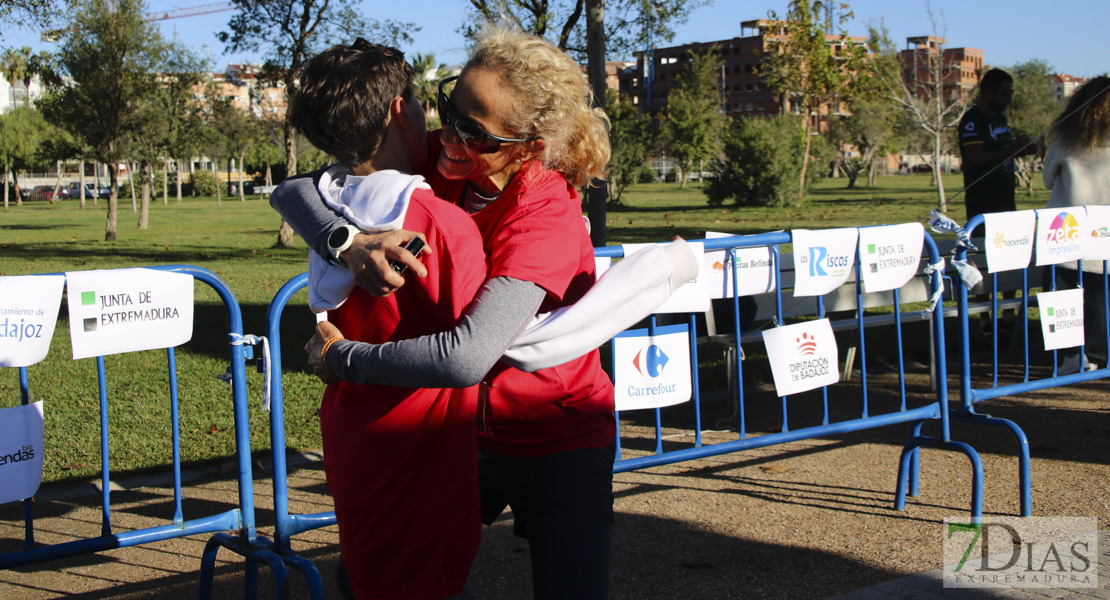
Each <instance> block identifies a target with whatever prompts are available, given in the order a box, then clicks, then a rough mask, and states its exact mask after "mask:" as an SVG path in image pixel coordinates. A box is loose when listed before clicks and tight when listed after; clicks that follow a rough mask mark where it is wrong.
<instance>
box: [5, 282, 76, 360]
mask: <svg viewBox="0 0 1110 600" xmlns="http://www.w3.org/2000/svg"><path fill="white" fill-rule="evenodd" d="M65 282H66V278H65V277H63V276H61V275H30V276H23V277H0V367H27V366H30V365H33V364H35V363H38V362H40V361H41V360H42V359H44V358H46V354H47V353H48V352H49V351H50V340H51V339H53V338H54V325H56V324H57V323H58V307H59V306H61V305H62V288H63V287H64V286H65Z"/></svg>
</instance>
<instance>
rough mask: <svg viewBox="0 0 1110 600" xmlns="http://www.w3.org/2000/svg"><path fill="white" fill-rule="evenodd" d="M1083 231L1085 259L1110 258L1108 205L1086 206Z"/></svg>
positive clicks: (1109, 209) (1109, 208)
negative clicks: (1085, 250)
mask: <svg viewBox="0 0 1110 600" xmlns="http://www.w3.org/2000/svg"><path fill="white" fill-rule="evenodd" d="M1084 231H1085V232H1086V238H1087V239H1086V241H1085V242H1084V244H1083V245H1084V246H1085V247H1086V249H1087V255H1086V256H1085V257H1084V258H1085V259H1086V260H1093V261H1104V260H1110V206H1102V205H1099V206H1088V207H1087V221H1086V223H1085V227H1084Z"/></svg>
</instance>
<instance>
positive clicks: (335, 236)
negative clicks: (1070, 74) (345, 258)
mask: <svg viewBox="0 0 1110 600" xmlns="http://www.w3.org/2000/svg"><path fill="white" fill-rule="evenodd" d="M349 237H351V230H350V229H347V228H346V227H340V228H339V229H336V230H335V231H333V232H331V235H329V236H328V247H329V248H331V249H332V250H336V249H338V248H342V247H343V245H344V244H346V243H347V239H348V238H349Z"/></svg>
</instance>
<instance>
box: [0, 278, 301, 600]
mask: <svg viewBox="0 0 1110 600" xmlns="http://www.w3.org/2000/svg"><path fill="white" fill-rule="evenodd" d="M149 268H151V269H157V270H162V271H172V272H177V273H183V274H186V275H191V276H192V277H193V278H194V279H195V280H198V281H202V282H204V283H206V284H208V285H209V286H210V287H211V288H212V289H213V290H215V292H216V293H217V294H218V295H219V297H220V299H221V300H222V301H223V303H224V306H225V307H226V309H227V317H228V333H229V340H228V342H229V347H228V351H229V357H230V373H231V382H230V383H231V396H232V405H233V413H234V420H235V444H236V450H235V451H236V464H237V469H238V496H239V498H238V502H239V506H238V507H236V508H233V509H231V510H227V511H224V512H220V513H217V514H212V515H206V516H199V517H195V518H192V519H188V520H186V519H185V517H184V514H183V512H184V511H183V509H182V492H181V452H180V435H179V433H180V432H179V421H178V385H177V383H178V382H177V376H176V373H177V366H176V357H175V353H174V349H173V348H168V349H167V350H166V354H167V363H168V364H167V368H168V372H169V383H170V389H169V400H170V405H171V410H170V412H171V421H172V422H171V423H170V426H171V428H172V446H173V449H172V452H173V487H174V506H175V508H174V517H173V519H172V521H171V522H170V523H167V524H164V525H160V526H155V527H148V528H144V529H137V530H132V531H114V530H113V528H112V521H111V518H112V511H111V498H110V495H109V491H110V480H109V478H110V471H109V467H108V442H109V439H108V387H107V380H106V374H105V365H104V357H102V356H100V357H97V358H96V367H97V378H98V381H99V398H100V452H101V457H100V459H101V482H100V489H101V494H102V497H101V512H102V520H101V534H100V535H99V536H97V537H91V538H86V539H80V540H74V541H70V542H64V543H58V544H53V545H46V546H43V545H38V544H37V543H36V541H35V526H34V510H33V503H32V501H31V499H27V500H24V506H25V532H26V533H25V539H24V549H23V550H20V551H16V552H9V553H7V554H2V555H0V569H4V568H12V567H17V566H21V565H27V564H32V563H38V562H43V561H47V560H52V559H57V558H64V557H70V556H76V555H81V554H88V553H93V552H100V551H103V550H109V549H113V548H122V547H128V546H135V545H139V544H147V543H151V542H156V541H162V540H168V539H174V538H180V537H184V536H190V535H196V534H204V533H215V535H214V536H213V537H212V539H211V541H210V542H209V548H208V549H207V550H206V552H205V556H204V558H203V559H202V580H201V589H202V592H203V590H205V589H207V590H208V594H209V595H210V593H211V582H212V574H213V568H212V567H213V566H214V560H215V549H216V548H218V547H219V545H220V544H225V545H228V546H236V547H239V546H258V545H259V538H258V536H257V534H256V532H255V511H254V495H253V489H252V486H251V477H252V476H251V460H250V433H249V423H248V418H247V387H246V370H245V367H244V362H245V360H247V359H248V358H250V356H249V354H250V352H249V350H248V349H247V348H245V347H244V346H243V345H242V344H241V343H236V342H235V341H234V340H235V339H242V334H243V319H242V313H241V311H240V308H239V302H238V300H237V299H236V298H235V295H234V294H233V293H232V291H231V289H230V288H228V286H227V284H226V283H224V282H223V280H221V279H220V278H219V277H218V276H217V275H216V274H215V273H213V272H211V271H209V270H207V269H203V268H200V267H195V266H188V265H167V266H156V267H149ZM19 382H20V397H21V402H22V403H23V404H27V403H28V402H29V399H30V397H31V386H30V382H29V378H28V374H27V368H26V367H21V368H19ZM260 559H261V560H263V561H264V562H267V563H268V564H269V565H270V566H271V568H273V569H274V572H275V579H277V580H279V581H283V580H284V573H283V571H282V569H283V567H282V565H281V562H280V560H277V559H276V557H265V556H261V557H260ZM245 568H246V597H248V598H254V597H256V596H257V590H258V582H257V569H258V562H257V560H256V559H255V558H254V557H248V560H247V562H246V566H245ZM202 597H205V596H204V594H203V593H202Z"/></svg>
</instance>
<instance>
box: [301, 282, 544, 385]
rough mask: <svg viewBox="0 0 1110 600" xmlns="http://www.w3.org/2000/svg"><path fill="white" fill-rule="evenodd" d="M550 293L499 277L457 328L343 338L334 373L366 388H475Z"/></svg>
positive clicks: (333, 359)
mask: <svg viewBox="0 0 1110 600" xmlns="http://www.w3.org/2000/svg"><path fill="white" fill-rule="evenodd" d="M546 294H547V292H545V291H544V289H543V288H541V287H539V286H538V285H536V284H534V283H532V282H530V281H522V280H519V279H512V278H509V277H494V278H493V279H490V280H489V281H487V282H486V283H485V284H483V285H482V288H481V290H479V291H478V295H477V296H476V297H475V298H474V302H473V303H472V304H471V305H470V308H469V309H468V310H467V313H466V314H465V315H464V316H463V319H462V322H461V323H460V324H459V325H458V326H457V327H455V329H453V330H451V331H445V332H441V333H437V334H433V335H425V336H421V337H418V338H413V339H409V340H401V341H397V342H387V343H385V344H366V343H362V342H354V341H350V340H340V341H337V342H335V343H333V344H332V345H331V347H330V348H329V349H328V352H327V356H326V359H327V366H328V370H329V371H330V372H331V373H332V374H333V375H334V376H335V377H337V378H339V379H341V380H344V381H352V382H354V383H358V384H361V385H396V386H401V387H420V388H437V387H446V388H461V387H469V386H472V385H475V384H477V383H479V382H480V381H481V380H482V377H484V376H485V375H486V373H488V372H489V370H490V369H491V368H492V367H493V365H494V364H495V363H496V362H497V361H498V360H499V359H500V358H501V355H502V354H504V352H505V349H506V348H508V347H509V345H510V344H511V343H512V341H513V339H515V338H516V336H518V335H520V333H521V332H522V331H524V329H525V328H526V327H527V326H528V324H529V323H530V322H531V321H532V318H533V317H534V316H535V315H536V311H537V310H539V307H540V303H541V302H543V299H544V297H545V296H546ZM317 337H319V334H317ZM324 341H325V340H322V339H321V340H318V339H316V338H313V342H310V343H309V346H308V347H306V350H307V351H308V353H309V364H310V366H314V365H313V362H314V361H318V360H319V355H318V352H319V348H321V347H322V346H323V343H324ZM314 342H316V343H315V344H314ZM313 348H315V349H316V350H315V351H314V350H313Z"/></svg>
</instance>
